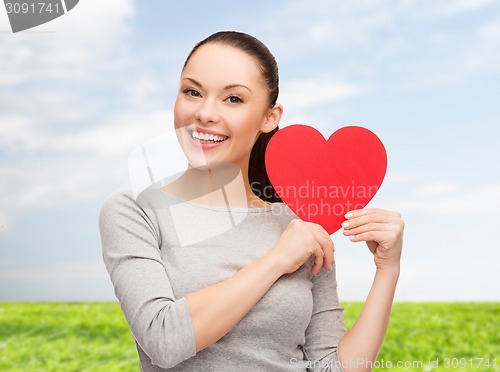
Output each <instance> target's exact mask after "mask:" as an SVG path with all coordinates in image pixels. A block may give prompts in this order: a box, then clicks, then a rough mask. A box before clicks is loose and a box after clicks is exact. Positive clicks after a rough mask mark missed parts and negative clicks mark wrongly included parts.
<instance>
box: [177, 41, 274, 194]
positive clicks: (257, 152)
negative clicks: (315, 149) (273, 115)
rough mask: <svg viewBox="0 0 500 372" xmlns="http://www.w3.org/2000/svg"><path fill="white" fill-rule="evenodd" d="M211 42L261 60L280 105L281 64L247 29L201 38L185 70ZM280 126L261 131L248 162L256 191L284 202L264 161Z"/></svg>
mask: <svg viewBox="0 0 500 372" xmlns="http://www.w3.org/2000/svg"><path fill="white" fill-rule="evenodd" d="M209 43H217V44H222V45H227V46H231V47H234V48H236V49H239V50H241V51H243V52H245V53H247V54H248V55H250V56H252V57H254V58H255V59H256V61H257V62H258V65H259V67H260V71H261V74H262V77H263V79H264V81H265V83H266V87H267V91H268V93H269V94H268V103H269V107H273V106H274V105H275V104H276V100H277V99H278V93H279V76H278V64H277V63H276V59H275V58H274V56H273V55H272V53H271V52H270V51H269V49H268V48H267V47H266V46H265V45H264V44H263V43H262V42H261V41H260V40H258V39H256V38H255V37H253V36H251V35H248V34H245V33H243V32H237V31H220V32H216V33H215V34H212V35H210V36H209V37H207V38H206V39H204V40H202V41H200V42H199V43H198V44H196V45H195V46H194V48H193V50H191V53H189V55H188V57H187V58H186V62H184V66H183V70H184V68H185V67H186V64H187V63H188V61H189V59H190V58H191V56H192V55H193V53H194V52H196V50H197V49H198V48H199V47H201V46H202V45H205V44H209ZM278 129H279V127H276V128H275V129H274V130H272V131H271V132H269V133H260V134H259V137H258V138H257V140H256V141H255V144H254V146H253V148H252V152H251V153H250V161H249V164H248V180H249V182H250V187H251V188H252V191H253V192H254V193H255V194H256V195H257V196H258V197H259V198H261V199H262V200H264V201H267V202H270V203H274V202H281V201H282V200H281V198H280V197H279V196H278V194H277V193H276V190H275V189H274V187H273V185H272V184H271V181H269V177H268V175H267V171H266V165H265V162H264V155H265V153H266V148H267V144H268V142H269V140H270V139H271V137H272V136H273V135H274V133H276V132H277V131H278Z"/></svg>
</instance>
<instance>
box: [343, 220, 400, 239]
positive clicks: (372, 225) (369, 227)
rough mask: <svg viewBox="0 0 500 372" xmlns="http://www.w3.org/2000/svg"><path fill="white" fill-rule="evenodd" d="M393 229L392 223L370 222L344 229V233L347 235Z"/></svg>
mask: <svg viewBox="0 0 500 372" xmlns="http://www.w3.org/2000/svg"><path fill="white" fill-rule="evenodd" d="M392 229H393V226H392V224H391V223H378V222H368V223H366V224H364V225H361V226H358V227H353V228H348V229H344V231H342V233H343V234H344V235H345V236H351V235H358V234H361V233H364V232H367V231H388V230H392Z"/></svg>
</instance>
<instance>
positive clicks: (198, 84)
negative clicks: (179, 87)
mask: <svg viewBox="0 0 500 372" xmlns="http://www.w3.org/2000/svg"><path fill="white" fill-rule="evenodd" d="M185 79H187V80H189V81H190V82H192V83H193V84H194V85H196V86H198V87H199V88H203V85H201V83H200V82H199V81H197V80H195V79H193V78H190V77H185V78H183V79H182V80H185ZM238 87H242V88H246V89H248V91H249V92H250V93H252V94H253V92H252V90H251V89H250V88H249V87H247V86H246V85H243V84H229V85H226V86H225V87H224V90H227V89H232V88H238Z"/></svg>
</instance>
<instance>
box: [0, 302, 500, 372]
mask: <svg viewBox="0 0 500 372" xmlns="http://www.w3.org/2000/svg"><path fill="white" fill-rule="evenodd" d="M343 305H344V307H345V313H344V315H345V319H346V324H347V327H348V328H350V327H351V326H352V324H353V323H354V321H355V320H356V318H357V316H358V315H359V313H360V311H361V307H362V304H361V303H344V304H343ZM499 331H500V303H470V304H469V303H396V304H394V306H393V311H392V316H391V321H390V324H389V330H388V332H387V336H386V339H385V342H384V345H383V347H382V350H381V351H380V354H379V359H378V361H379V363H382V361H384V363H385V364H384V365H385V367H386V368H374V371H382V370H384V371H389V370H394V371H421V370H428V371H500V368H499V367H496V368H495V367H494V366H493V365H491V366H490V367H489V368H487V367H485V366H482V367H478V365H479V364H478V363H479V361H478V360H477V359H475V358H489V359H490V361H491V362H492V360H493V359H494V358H497V359H498V360H497V364H498V365H499V366H500V338H499ZM445 358H450V360H449V362H450V363H458V367H460V364H461V363H465V364H466V365H467V367H466V368H454V366H453V365H450V366H449V367H448V368H446V367H445V362H446V360H445ZM461 358H465V359H462V360H461ZM471 358H472V359H471ZM436 359H438V364H439V368H428V363H429V360H430V361H435V360H436ZM397 361H402V362H407V363H408V362H409V363H411V362H422V363H423V364H422V367H423V368H406V369H405V368H399V369H398V368H395V367H396V365H395V363H396V362H397ZM388 363H393V366H392V368H387V364H388ZM471 364H472V365H471ZM455 367H457V365H455ZM0 371H139V362H138V358H137V354H136V350H135V345H134V342H133V340H132V336H131V334H130V331H129V328H128V325H127V323H126V321H125V318H124V317H123V314H122V312H121V310H120V306H119V305H118V304H117V303H0Z"/></svg>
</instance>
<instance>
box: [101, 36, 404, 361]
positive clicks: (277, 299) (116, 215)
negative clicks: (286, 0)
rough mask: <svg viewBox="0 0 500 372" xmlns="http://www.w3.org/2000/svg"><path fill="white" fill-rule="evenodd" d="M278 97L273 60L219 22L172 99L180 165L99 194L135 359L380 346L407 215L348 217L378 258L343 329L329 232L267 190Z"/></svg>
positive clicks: (334, 352)
mask: <svg viewBox="0 0 500 372" xmlns="http://www.w3.org/2000/svg"><path fill="white" fill-rule="evenodd" d="M277 97H278V68H277V65H276V61H275V60H274V57H273V56H272V54H271V53H270V51H269V50H268V49H267V47H266V46H265V45H264V44H262V43H261V42H260V41H259V40H257V39H255V38H254V37H252V36H250V35H247V34H244V33H239V32H234V31H227V32H219V33H216V34H214V35H211V36H210V37H208V38H207V39H205V40H203V41H201V42H200V43H198V44H197V45H196V46H195V47H194V49H193V51H192V52H191V54H190V55H189V56H188V58H187V60H186V62H185V64H184V68H183V70H182V74H181V78H180V85H179V90H178V95H177V99H176V102H175V107H174V123H175V129H176V134H177V138H178V140H179V143H180V146H181V147H182V150H183V152H184V154H185V155H186V158H187V160H188V167H187V169H186V171H185V172H184V173H183V174H182V175H181V176H180V177H179V178H177V179H175V180H174V181H173V182H163V183H161V184H160V183H159V184H155V185H153V186H152V187H150V188H148V189H146V190H144V191H143V192H142V193H141V194H140V195H139V196H138V197H137V199H134V198H133V196H132V192H131V191H130V190H125V191H117V192H115V193H114V194H113V195H112V196H111V197H110V198H109V199H108V200H107V201H106V203H105V204H104V205H103V206H102V209H101V214H100V220H99V226H100V231H101V239H102V246H103V257H104V262H105V264H106V268H107V270H108V272H109V274H110V278H111V280H112V282H113V285H114V288H115V294H116V296H117V298H118V299H119V301H120V304H121V307H122V310H123V313H124V315H125V317H126V319H127V321H128V323H129V326H130V329H131V331H132V334H133V337H134V340H135V342H136V346H137V351H138V354H139V358H140V362H141V370H143V371H167V370H172V371H174V370H175V371H234V370H240V371H290V370H303V371H306V370H308V371H319V370H321V371H342V370H343V366H345V368H344V369H345V370H346V371H347V370H350V369H352V365H353V363H352V362H356V363H359V361H360V360H362V361H363V363H364V362H366V363H370V362H373V361H374V360H376V358H377V354H378V351H379V349H380V346H381V343H382V340H383V338H384V334H385V331H386V328H387V323H388V319H389V313H390V308H391V304H392V298H393V296H394V290H395V286H396V282H397V278H398V276H399V259H400V254H401V248H402V234H403V222H402V219H401V217H400V216H399V214H397V213H394V212H388V211H384V210H375V209H371V210H357V211H356V210H355V211H351V212H350V213H348V215H346V218H348V221H346V222H348V223H347V224H345V227H346V228H345V230H344V234H345V235H347V236H350V237H351V239H352V240H353V241H366V242H367V244H368V247H369V249H370V251H371V252H372V253H373V254H374V258H375V263H376V265H377V274H376V276H375V280H374V285H373V287H372V291H371V292H370V295H369V297H368V299H367V303H366V304H365V307H364V308H363V312H362V314H361V315H360V317H359V319H358V321H357V322H356V324H355V325H354V326H353V328H352V329H351V330H350V331H349V332H347V331H346V327H345V322H344V318H343V308H342V307H341V306H340V304H339V299H338V296H337V282H336V277H335V260H334V250H335V249H334V245H333V241H332V239H331V238H330V236H329V235H328V233H327V232H326V231H325V229H324V228H323V227H322V226H320V225H318V224H315V223H311V222H305V221H302V220H300V219H299V218H298V217H297V216H296V215H295V214H294V213H293V212H292V211H291V210H290V209H289V208H288V207H287V206H286V205H285V204H284V203H283V202H282V201H281V200H280V199H279V198H278V197H277V195H276V194H275V192H274V189H273V192H272V193H271V194H269V191H268V189H269V187H270V186H271V187H272V185H271V184H270V182H269V179H268V178H267V174H266V170H265V166H264V153H265V150H266V145H267V142H268V141H269V138H270V137H271V136H272V135H273V133H275V132H276V131H277V130H278V124H279V121H280V119H281V115H282V112H283V108H282V106H281V105H280V104H279V103H277ZM263 190H266V192H265V193H264V192H262V191H263ZM350 362H351V363H350ZM366 363H365V364H362V365H359V364H358V365H355V368H354V369H355V370H367V369H370V368H369V367H364V365H366Z"/></svg>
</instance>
